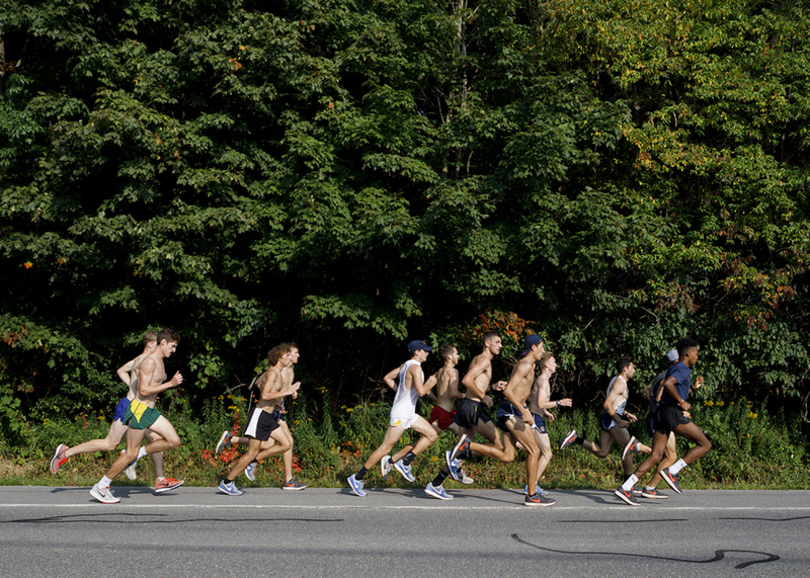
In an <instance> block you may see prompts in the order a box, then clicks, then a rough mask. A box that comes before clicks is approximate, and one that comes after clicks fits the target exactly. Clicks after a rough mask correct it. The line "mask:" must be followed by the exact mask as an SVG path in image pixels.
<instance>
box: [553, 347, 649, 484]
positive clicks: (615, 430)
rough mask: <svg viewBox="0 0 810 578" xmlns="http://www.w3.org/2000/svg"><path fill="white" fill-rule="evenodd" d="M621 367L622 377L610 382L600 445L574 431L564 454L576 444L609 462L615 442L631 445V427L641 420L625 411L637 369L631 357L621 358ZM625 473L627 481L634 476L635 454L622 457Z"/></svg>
mask: <svg viewBox="0 0 810 578" xmlns="http://www.w3.org/2000/svg"><path fill="white" fill-rule="evenodd" d="M617 366H618V370H619V375H617V376H616V377H614V378H613V379H611V380H610V384H609V385H608V388H607V394H606V397H605V402H604V404H603V407H604V411H602V413H601V414H600V415H599V425H600V426H601V428H602V434H601V437H600V438H599V444H598V445H597V444H595V443H594V442H591V441H588V440H586V439H585V438H583V437H582V436H579V435H577V431H576V430H571V431H570V432H568V434H567V435H566V436H565V438H564V439H563V441H562V443H561V444H560V449H561V450H562V449H564V448H567V447H568V446H570V445H572V444H577V445H581V446H582V447H584V448H585V449H586V450H588V451H589V452H591V453H592V454H594V455H595V456H596V457H598V458H601V459H605V458H606V457H608V455H610V448H611V446H612V445H613V442H614V441H615V442H616V444H617V445H618V446H619V447H620V448H624V447H625V446H626V445H627V443H628V442H629V441H630V434H629V433H628V432H627V427H628V426H629V425H630V424H631V423H635V422H636V421H638V418H637V417H636V416H635V415H633V414H632V413H630V412H628V411H626V410H625V408H626V406H627V398H628V397H629V396H630V390H629V388H628V387H627V381H628V380H629V379H632V377H633V376H634V375H635V374H636V368H635V365H634V364H633V360H632V358H630V357H620V358H619V360H618V363H617ZM638 451H641V452H644V453H645V454H649V453H650V451H651V450H650V447H649V446H646V445H644V444H639V445H638ZM622 471H623V473H624V477H625V479H627V477H628V476H629V475H630V474H632V473H633V455H632V454H631V453H625V454H623V455H622Z"/></svg>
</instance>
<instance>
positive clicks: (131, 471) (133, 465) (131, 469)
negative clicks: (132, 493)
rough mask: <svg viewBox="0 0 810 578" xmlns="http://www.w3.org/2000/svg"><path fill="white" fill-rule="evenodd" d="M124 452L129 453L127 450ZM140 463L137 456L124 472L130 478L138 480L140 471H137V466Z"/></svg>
mask: <svg viewBox="0 0 810 578" xmlns="http://www.w3.org/2000/svg"><path fill="white" fill-rule="evenodd" d="M123 453H127V450H124V451H123ZM137 465H138V458H135V461H133V462H131V463H130V464H129V465H128V466H127V469H125V470H124V473H125V474H126V475H127V477H128V478H129V479H130V480H137V479H138V472H136V471H135V468H136V467H137Z"/></svg>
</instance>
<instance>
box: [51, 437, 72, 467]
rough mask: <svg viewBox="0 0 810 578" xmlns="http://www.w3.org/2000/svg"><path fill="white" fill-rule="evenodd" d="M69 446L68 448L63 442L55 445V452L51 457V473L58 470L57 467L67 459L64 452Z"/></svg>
mask: <svg viewBox="0 0 810 578" xmlns="http://www.w3.org/2000/svg"><path fill="white" fill-rule="evenodd" d="M69 449H70V448H68V447H67V446H66V445H65V444H59V445H58V446H56V453H55V454H53V458H51V473H52V474H55V473H57V472H59V468H61V467H62V466H63V465H65V462H66V461H68V459H67V457H65V454H66V453H67V451H68V450H69Z"/></svg>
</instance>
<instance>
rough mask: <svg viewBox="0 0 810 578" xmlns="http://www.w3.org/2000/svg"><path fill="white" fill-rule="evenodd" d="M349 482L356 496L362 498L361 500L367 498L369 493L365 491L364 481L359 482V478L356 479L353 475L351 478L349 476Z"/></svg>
mask: <svg viewBox="0 0 810 578" xmlns="http://www.w3.org/2000/svg"><path fill="white" fill-rule="evenodd" d="M348 482H349V487H350V488H351V489H352V493H353V494H354V495H355V496H360V497H361V498H364V497H365V496H366V494H367V492H365V491H363V486H364V485H365V484H364V483H363V480H358V479H357V478H355V477H354V474H352V475H351V476H349V479H348Z"/></svg>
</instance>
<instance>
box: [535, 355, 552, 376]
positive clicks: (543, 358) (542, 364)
mask: <svg viewBox="0 0 810 578" xmlns="http://www.w3.org/2000/svg"><path fill="white" fill-rule="evenodd" d="M552 357H554V354H553V353H551V352H550V351H546V352H545V353H544V354H543V355H541V356H540V360H539V361H538V362H537V363H538V364H539V365H540V371H543V370H544V369H545V368H546V363H548V360H549V359H551V358H552Z"/></svg>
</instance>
